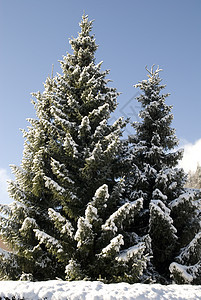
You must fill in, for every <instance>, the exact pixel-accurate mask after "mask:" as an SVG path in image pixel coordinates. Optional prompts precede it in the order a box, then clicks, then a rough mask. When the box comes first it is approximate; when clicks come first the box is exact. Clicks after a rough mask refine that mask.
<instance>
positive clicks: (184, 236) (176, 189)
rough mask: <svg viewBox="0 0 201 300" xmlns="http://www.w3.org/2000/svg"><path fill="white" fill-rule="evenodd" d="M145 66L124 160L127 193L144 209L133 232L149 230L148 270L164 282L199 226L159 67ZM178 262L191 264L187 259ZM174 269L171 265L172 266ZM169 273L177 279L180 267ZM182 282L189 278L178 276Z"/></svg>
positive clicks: (195, 200)
mask: <svg viewBox="0 0 201 300" xmlns="http://www.w3.org/2000/svg"><path fill="white" fill-rule="evenodd" d="M147 71H148V80H143V81H141V82H139V83H138V84H137V85H136V86H135V87H138V88H140V89H141V91H142V94H141V95H140V96H139V97H138V98H137V100H138V101H139V102H140V103H141V106H142V110H141V112H140V117H141V119H142V121H141V122H135V123H134V124H133V127H134V129H135V134H134V135H133V136H132V137H130V140H129V144H128V146H127V147H128V157H129V159H125V160H126V161H127V165H128V170H129V171H128V173H127V175H126V188H125V195H126V197H127V198H129V199H130V200H132V201H133V200H135V199H137V198H138V197H142V198H143V210H142V212H141V215H139V216H138V218H137V219H136V221H135V222H134V223H133V226H132V231H135V232H136V233H137V234H138V235H139V236H143V235H145V234H149V236H150V238H151V248H150V254H152V255H153V258H152V259H151V263H152V266H151V265H150V268H149V274H150V276H151V277H152V279H153V280H155V281H157V282H160V283H168V282H170V272H169V266H170V264H171V263H172V262H173V261H175V259H176V256H177V255H179V254H180V252H181V251H182V247H184V246H187V245H188V244H189V243H190V242H191V241H192V240H193V239H194V237H195V235H196V234H197V233H198V232H199V231H200V222H199V221H200V215H199V213H198V211H199V210H200V200H199V197H197V198H196V195H195V193H194V192H187V193H185V189H184V184H185V181H186V176H185V174H184V171H183V170H182V169H177V168H175V167H176V165H177V163H178V160H179V159H181V157H182V151H175V152H174V151H173V149H174V147H175V146H176V145H177V144H178V141H177V138H176V136H175V131H174V129H172V128H171V127H170V125H171V122H172V119H173V115H172V114H170V112H171V108H172V107H171V106H168V105H166V103H165V100H166V98H167V97H168V94H162V93H161V91H162V90H163V89H164V88H165V86H164V85H161V79H160V77H159V72H160V71H161V70H160V69H159V68H157V69H156V70H154V67H152V68H151V70H150V71H149V70H148V69H147ZM129 161H130V167H129ZM194 256H195V253H194ZM200 259H201V257H198V256H196V258H195V262H196V263H198V264H199V261H200ZM176 260H177V261H178V259H176ZM179 262H180V263H183V264H184V265H186V264H187V265H189V264H191V263H190V261H188V260H187V261H186V262H185V261H183V260H180V261H179ZM173 269H175V266H174V268H170V271H171V272H172V271H173ZM181 269H182V267H181V268H180V271H181ZM184 269H185V266H184V267H183V270H184ZM157 273H158V274H157ZM180 273H181V272H180ZM193 274H194V275H193V276H194V279H193V281H192V283H194V282H195V280H198V277H197V276H198V275H197V273H196V272H194V273H193ZM180 276H181V277H182V275H181V274H180ZM173 277H174V280H175V281H176V282H177V278H178V270H177V272H174V275H173ZM189 278H190V277H189ZM198 281H199V280H198ZM182 282H187V281H186V279H184V281H182V280H180V281H178V283H182Z"/></svg>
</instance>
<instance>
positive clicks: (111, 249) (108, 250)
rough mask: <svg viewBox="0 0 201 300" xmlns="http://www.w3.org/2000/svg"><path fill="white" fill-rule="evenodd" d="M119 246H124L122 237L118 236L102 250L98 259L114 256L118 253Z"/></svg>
mask: <svg viewBox="0 0 201 300" xmlns="http://www.w3.org/2000/svg"><path fill="white" fill-rule="evenodd" d="M121 245H124V240H123V235H122V234H119V235H117V236H116V237H114V238H113V239H112V240H111V241H110V243H109V245H107V247H105V248H103V249H102V251H101V253H100V254H99V256H100V257H108V256H112V255H114V254H115V255H116V253H118V252H119V250H120V248H121Z"/></svg>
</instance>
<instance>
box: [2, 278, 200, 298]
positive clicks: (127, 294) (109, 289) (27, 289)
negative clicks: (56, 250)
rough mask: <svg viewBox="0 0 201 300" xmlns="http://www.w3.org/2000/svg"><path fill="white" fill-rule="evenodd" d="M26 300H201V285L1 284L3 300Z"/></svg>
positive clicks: (10, 282) (87, 282) (74, 282)
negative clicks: (6, 299)
mask: <svg viewBox="0 0 201 300" xmlns="http://www.w3.org/2000/svg"><path fill="white" fill-rule="evenodd" d="M13 296H14V297H15V299H25V300H39V299H47V300H64V299H65V300H110V299H111V300H115V299H116V300H131V299H132V300H134V299H135V300H144V299H147V300H148V299H149V300H152V299H157V300H159V299H168V300H173V299H177V300H178V299H180V300H182V299H188V300H191V299H192V300H196V299H201V286H192V285H168V286H163V285H160V284H151V285H148V284H144V285H143V284H139V283H136V284H132V285H130V284H128V283H123V282H122V283H118V284H103V283H102V282H98V281H94V282H90V281H71V282H64V281H59V280H57V281H44V282H27V281H26V282H23V281H1V282H0V299H5V298H6V297H8V298H9V299H12V297H13Z"/></svg>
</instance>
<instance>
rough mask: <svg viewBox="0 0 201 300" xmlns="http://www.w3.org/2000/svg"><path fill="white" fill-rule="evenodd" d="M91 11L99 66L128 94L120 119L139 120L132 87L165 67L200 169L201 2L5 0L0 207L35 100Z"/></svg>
mask: <svg viewBox="0 0 201 300" xmlns="http://www.w3.org/2000/svg"><path fill="white" fill-rule="evenodd" d="M84 11H85V13H86V14H88V15H89V18H90V19H94V20H95V21H94V27H93V33H94V34H95V36H96V41H97V44H98V45H99V49H98V51H97V55H96V58H97V62H99V61H102V60H103V62H104V63H103V66H102V69H110V70H111V71H110V75H109V78H110V79H112V80H113V86H114V87H116V88H117V90H118V91H119V92H122V94H121V96H120V97H119V99H118V102H119V107H118V109H117V111H116V114H115V117H119V116H120V115H122V114H127V115H129V116H130V117H131V119H132V120H133V121H134V120H136V115H135V112H136V111H137V106H138V104H137V103H136V102H135V101H134V100H133V102H132V101H129V100H130V99H131V98H132V97H134V96H135V95H136V93H137V90H136V89H135V88H134V87H133V85H134V84H135V83H137V82H138V81H140V80H143V79H146V71H145V66H146V65H147V66H148V67H151V66H152V65H153V64H156V65H159V66H160V67H161V68H162V69H163V72H162V73H161V77H162V78H163V83H166V84H167V88H166V91H167V92H169V93H171V96H170V97H169V98H168V100H167V103H168V104H171V105H173V110H172V112H173V114H174V121H173V127H174V128H176V133H177V136H178V138H179V139H180V141H181V144H182V145H184V147H185V149H187V148H186V147H187V146H188V149H190V150H189V151H188V156H186V157H187V158H186V164H188V166H189V168H191V167H190V166H191V165H192V162H191V158H192V156H193V158H194V165H196V163H197V161H200V162H201V157H200V155H201V154H200V153H201V151H200V150H199V149H200V148H201V118H200V114H201V99H200V83H201V58H200V53H201V39H200V31H201V18H200V14H201V1H200V0H192V1H190V0H188V1H186V0H183V1H182V0H180V1H179V0H177V1H175V0H169V1H161V0H152V1H150V0H141V1H139V0H138V1H137V0H125V1H119V0H110V1H108V0H102V1H94V0H86V1H83V0H72V1H71V0H69V1H67V0H66V1H65V0H57V1H52V0H42V1H41V0H32V1H31V0H18V1H16V0H0V82H1V84H0V103H1V109H0V140H1V147H0V202H5V201H7V199H6V196H5V194H6V193H5V180H6V179H7V178H9V177H10V176H11V175H10V168H9V164H17V165H19V164H20V161H21V158H22V152H23V143H24V140H23V137H22V133H21V132H20V130H19V128H25V129H26V127H27V125H28V123H27V122H26V118H28V117H34V116H35V111H34V108H33V106H32V104H31V103H30V99H31V95H30V94H31V92H36V91H38V90H40V91H43V84H42V83H43V82H44V81H45V79H46V77H47V76H48V75H49V74H51V69H52V64H54V74H56V72H60V67H59V63H58V60H59V59H61V58H62V55H65V54H66V52H71V48H70V45H69V42H68V39H69V38H70V37H72V36H74V37H76V36H77V32H78V31H79V25H78V24H79V22H80V19H81V16H82V14H83V12H84ZM131 112H132V113H133V115H131V114H130V113H131ZM193 149H194V150H193ZM192 151H194V152H192ZM189 153H190V154H189ZM192 153H193V154H192ZM184 165H185V164H184ZM2 195H3V196H2Z"/></svg>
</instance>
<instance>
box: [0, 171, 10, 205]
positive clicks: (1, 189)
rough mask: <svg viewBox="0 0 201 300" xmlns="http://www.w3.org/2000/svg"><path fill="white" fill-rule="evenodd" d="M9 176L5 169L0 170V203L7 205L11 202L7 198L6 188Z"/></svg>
mask: <svg viewBox="0 0 201 300" xmlns="http://www.w3.org/2000/svg"><path fill="white" fill-rule="evenodd" d="M9 179H10V178H9V175H8V173H7V170H6V169H2V168H0V203H1V204H7V203H10V202H11V201H12V200H11V199H10V198H9V196H8V192H7V188H8V183H7V181H8V180H9Z"/></svg>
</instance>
